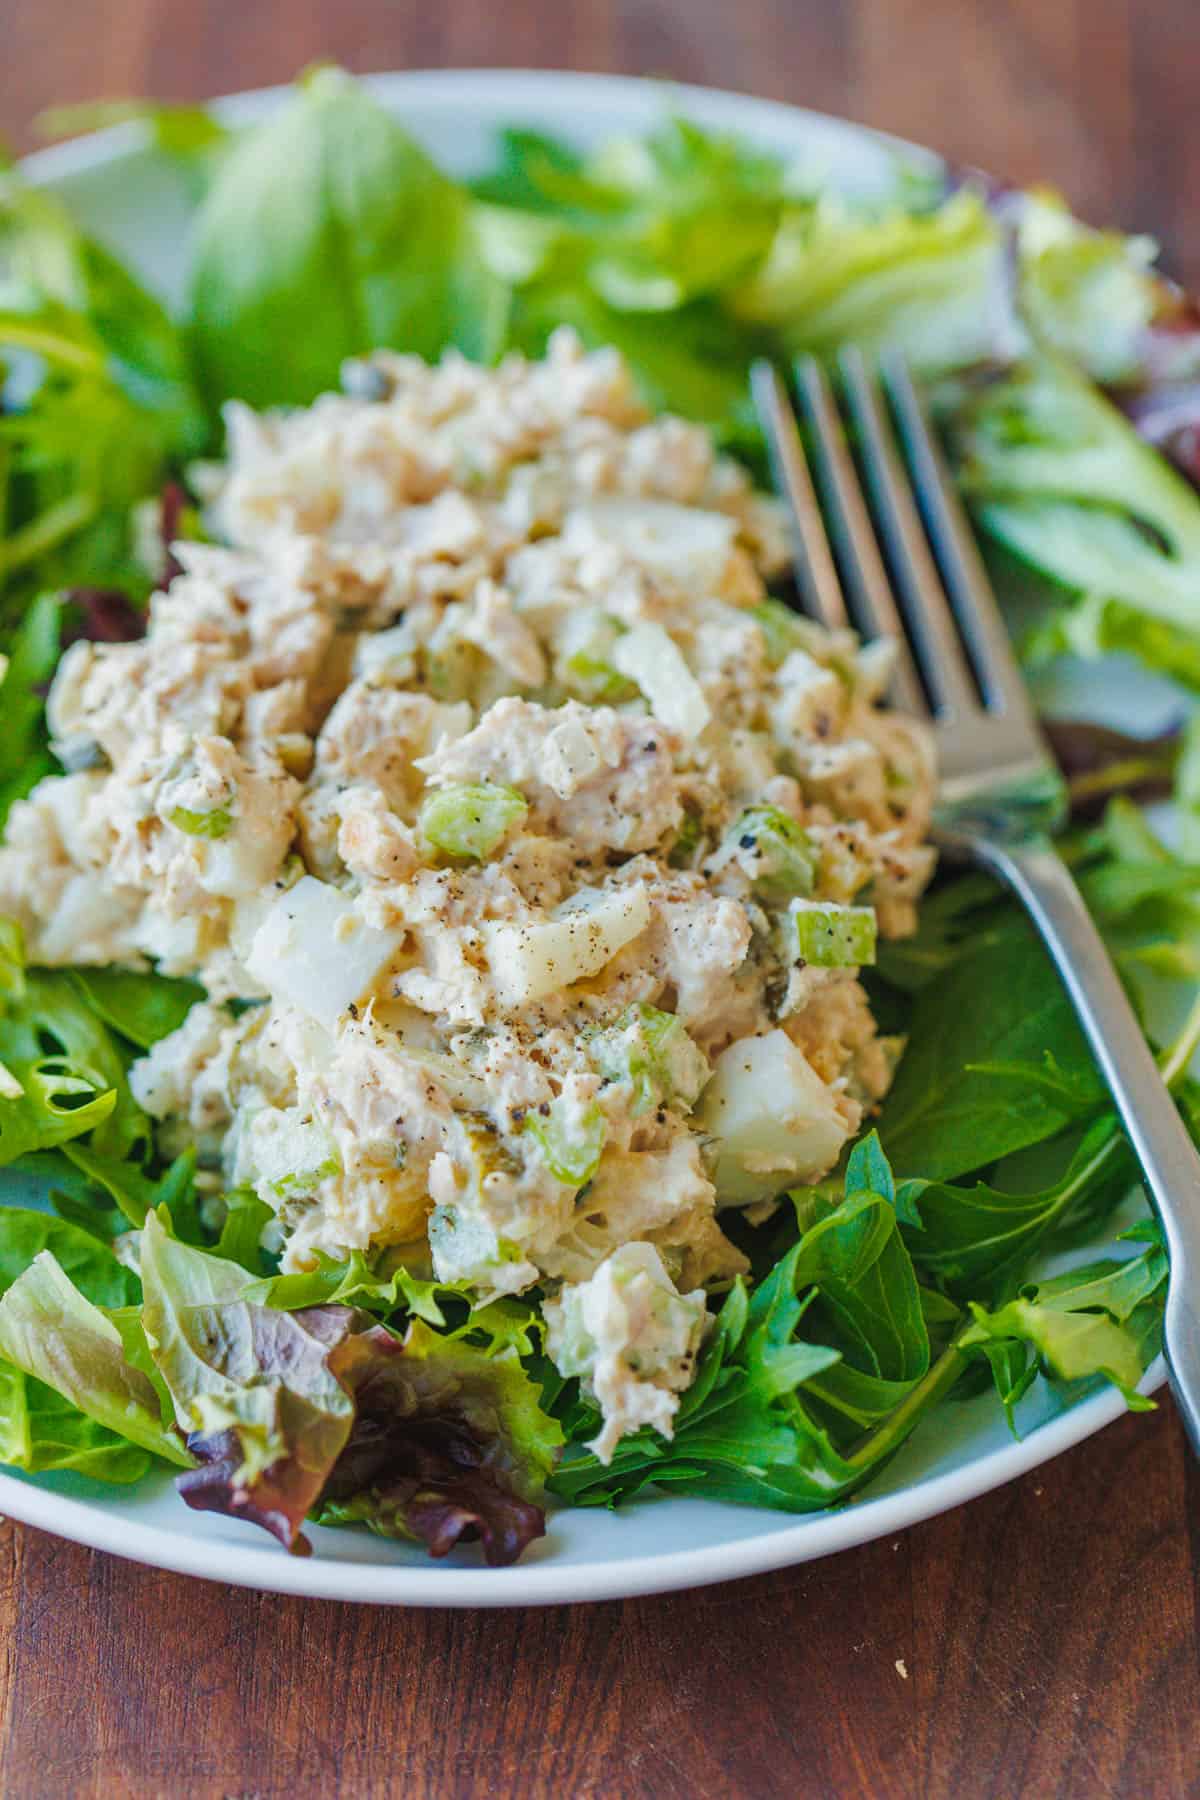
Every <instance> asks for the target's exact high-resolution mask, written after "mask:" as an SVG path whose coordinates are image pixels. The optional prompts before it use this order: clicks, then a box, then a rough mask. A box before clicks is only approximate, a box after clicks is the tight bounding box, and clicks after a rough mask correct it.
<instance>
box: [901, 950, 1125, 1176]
mask: <svg viewBox="0 0 1200 1800" xmlns="http://www.w3.org/2000/svg"><path fill="white" fill-rule="evenodd" d="M910 1030H911V1038H910V1043H909V1048H908V1051H907V1053H906V1054H905V1056H904V1057H903V1058H902V1060H901V1063H900V1068H899V1070H898V1072H897V1076H896V1081H895V1084H894V1085H893V1087H892V1090H891V1093H890V1094H889V1096H888V1098H887V1100H886V1102H885V1104H884V1108H883V1113H882V1115H881V1117H880V1121H879V1135H880V1137H881V1139H882V1140H883V1146H884V1148H885V1150H886V1151H887V1154H888V1157H889V1158H890V1160H891V1162H892V1163H893V1165H894V1166H895V1167H897V1168H898V1169H899V1171H900V1173H901V1174H902V1175H905V1176H917V1175H920V1176H923V1177H925V1178H926V1179H930V1180H941V1181H945V1180H949V1179H952V1178H953V1177H954V1176H956V1175H961V1174H967V1173H969V1172H970V1171H971V1170H974V1169H978V1168H982V1167H984V1166H985V1165H986V1164H988V1163H990V1162H994V1161H996V1160H997V1159H998V1158H999V1157H1002V1156H1007V1155H1009V1154H1011V1152H1013V1151H1014V1150H1020V1149H1023V1148H1025V1146H1027V1145H1029V1144H1034V1143H1039V1142H1041V1141H1042V1139H1044V1138H1048V1137H1053V1136H1054V1135H1056V1133H1058V1132H1059V1131H1061V1130H1063V1129H1064V1128H1065V1127H1066V1126H1067V1125H1069V1124H1071V1123H1072V1122H1073V1121H1075V1120H1081V1119H1085V1118H1087V1117H1089V1116H1090V1115H1091V1114H1093V1113H1095V1112H1097V1111H1098V1110H1099V1108H1100V1107H1101V1106H1102V1105H1103V1103H1104V1098H1105V1089H1104V1087H1103V1085H1102V1083H1101V1081H1100V1077H1099V1075H1098V1074H1097V1072H1096V1068H1095V1065H1094V1063H1093V1061H1092V1058H1091V1053H1090V1051H1089V1050H1088V1048H1087V1044H1086V1042H1085V1040H1084V1037H1083V1033H1082V1031H1081V1030H1080V1028H1079V1025H1078V1023H1077V1022H1076V1019H1075V1014H1074V1010H1073V1008H1072V1006H1071V1003H1070V1000H1069V999H1068V998H1067V994H1066V990H1065V989H1064V988H1063V986H1062V984H1061V982H1059V981H1058V980H1057V979H1055V978H1054V977H1053V975H1052V972H1051V970H1050V964H1049V960H1048V958H1047V955H1046V952H1045V950H1044V949H1043V948H1042V945H1041V943H1040V942H1039V940H1038V939H1037V938H1036V937H1035V935H1034V933H1033V931H1032V929H1031V928H1029V927H1026V926H1024V925H1023V924H1022V925H1020V926H1016V927H1014V929H1013V930H1012V931H1011V933H1009V932H1005V934H1004V935H1003V936H1002V937H1000V938H998V939H997V940H995V941H993V942H991V943H989V944H986V945H985V946H983V947H981V948H979V949H977V950H968V951H966V952H964V953H963V954H962V955H960V956H958V957H957V958H956V960H955V961H954V962H953V963H952V964H951V965H950V967H949V968H948V969H947V970H946V971H945V973H944V974H942V975H940V976H939V977H937V979H935V980H934V981H933V982H931V983H930V984H929V986H927V987H925V988H924V989H923V990H922V992H921V994H920V997H919V999H918V1001H917V1005H916V1009H915V1011H914V1013H913V1018H912V1024H911V1028H910Z"/></svg>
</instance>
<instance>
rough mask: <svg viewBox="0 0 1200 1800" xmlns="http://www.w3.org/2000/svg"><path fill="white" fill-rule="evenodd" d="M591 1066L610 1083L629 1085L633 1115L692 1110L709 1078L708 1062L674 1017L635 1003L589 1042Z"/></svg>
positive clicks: (672, 1014)
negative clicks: (665, 1108) (673, 1106)
mask: <svg viewBox="0 0 1200 1800" xmlns="http://www.w3.org/2000/svg"><path fill="white" fill-rule="evenodd" d="M589 1053H590V1055H591V1059H592V1062H593V1063H594V1064H595V1066H596V1068H597V1069H598V1070H599V1071H600V1073H601V1074H602V1075H607V1076H608V1078H609V1080H610V1081H628V1082H630V1083H631V1085H632V1087H633V1090H634V1102H633V1111H634V1112H635V1113H642V1112H648V1111H649V1110H650V1108H651V1107H652V1106H661V1105H662V1104H663V1103H664V1102H672V1101H680V1102H681V1103H682V1104H683V1106H684V1107H687V1108H690V1107H692V1106H693V1105H694V1104H695V1102H696V1098H697V1096H698V1095H699V1093H700V1090H701V1088H702V1087H703V1086H704V1084H705V1082H706V1081H707V1080H708V1076H709V1066H708V1058H707V1057H706V1056H705V1055H704V1052H703V1051H702V1050H701V1049H700V1048H699V1047H698V1045H696V1044H694V1043H693V1042H692V1039H691V1038H690V1037H689V1036H688V1033H687V1031H686V1030H685V1029H684V1027H683V1025H682V1024H681V1023H680V1021H679V1020H678V1019H677V1018H676V1016H675V1014H674V1013H669V1012H661V1011H660V1010H659V1008H658V1007H656V1006H648V1005H647V1004H646V1003H645V1002H643V1001H639V1002H638V1003H637V1005H635V1006H630V1007H628V1008H627V1009H626V1011H625V1012H624V1013H622V1015H621V1017H620V1018H619V1019H618V1020H617V1021H616V1023H615V1024H613V1025H609V1026H607V1027H606V1028H605V1029H604V1030H602V1031H598V1032H596V1034H595V1035H594V1036H593V1037H592V1039H591V1041H590V1043H589Z"/></svg>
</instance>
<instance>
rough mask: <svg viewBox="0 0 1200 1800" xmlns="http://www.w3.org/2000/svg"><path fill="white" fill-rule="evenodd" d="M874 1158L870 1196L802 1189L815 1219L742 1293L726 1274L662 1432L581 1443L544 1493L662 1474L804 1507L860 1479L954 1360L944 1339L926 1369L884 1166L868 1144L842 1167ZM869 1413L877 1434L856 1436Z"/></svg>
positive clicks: (584, 1494)
mask: <svg viewBox="0 0 1200 1800" xmlns="http://www.w3.org/2000/svg"><path fill="white" fill-rule="evenodd" d="M871 1166H873V1167H874V1168H875V1170H876V1171H877V1172H878V1174H879V1176H880V1178H881V1180H882V1184H883V1191H882V1192H873V1191H871V1190H869V1189H860V1190H858V1191H855V1192H850V1193H848V1194H847V1196H846V1198H845V1199H844V1200H843V1201H842V1202H841V1203H840V1204H838V1205H836V1206H830V1205H829V1204H828V1203H825V1204H824V1205H822V1203H821V1200H820V1197H819V1196H818V1195H817V1193H816V1191H815V1190H809V1191H808V1192H807V1194H806V1195H804V1196H803V1197H802V1200H801V1203H800V1204H801V1206H802V1207H807V1209H808V1213H809V1217H810V1221H811V1222H809V1223H808V1225H807V1228H806V1229H803V1234H802V1236H801V1237H800V1239H799V1241H798V1242H797V1243H796V1244H794V1245H793V1247H792V1248H791V1250H789V1251H788V1252H787V1254H786V1255H785V1256H784V1257H782V1258H781V1259H780V1261H779V1262H778V1263H777V1264H776V1266H775V1268H774V1269H773V1270H772V1271H771V1272H770V1274H769V1275H767V1276H765V1277H764V1279H763V1280H762V1281H760V1282H759V1283H758V1284H757V1286H756V1287H755V1288H754V1290H753V1292H747V1290H746V1288H745V1286H744V1284H743V1283H742V1282H741V1280H740V1279H739V1280H738V1281H737V1282H735V1283H734V1286H733V1288H732V1289H731V1291H730V1293H729V1295H728V1296H727V1298H726V1300H725V1302H724V1304H723V1306H722V1308H721V1311H720V1313H719V1314H718V1315H717V1318H716V1321H715V1322H714V1325H713V1328H712V1331H711V1333H710V1335H709V1338H708V1340H707V1342H706V1344H705V1346H704V1349H703V1351H702V1352H701V1356H700V1362H699V1366H698V1369H697V1373H696V1379H695V1381H694V1382H693V1384H692V1386H691V1387H690V1388H688V1389H686V1390H685V1392H684V1394H683V1396H682V1398H681V1400H680V1404H679V1410H678V1413H677V1414H676V1419H675V1427H674V1435H673V1437H672V1438H671V1439H670V1440H669V1441H668V1440H667V1439H665V1438H663V1437H662V1436H661V1435H660V1434H659V1433H657V1432H655V1431H652V1430H650V1429H648V1428H646V1429H643V1430H641V1431H638V1432H635V1433H634V1434H633V1435H632V1436H630V1437H627V1438H625V1439H623V1440H622V1442H621V1443H620V1444H619V1445H618V1447H617V1450H616V1452H615V1454H614V1456H613V1459H612V1462H611V1464H609V1465H607V1466H606V1465H604V1464H602V1463H601V1462H600V1461H599V1460H598V1459H597V1458H596V1457H595V1456H594V1455H593V1454H592V1453H591V1452H586V1453H583V1454H575V1455H573V1456H572V1457H571V1458H570V1459H569V1460H567V1461H566V1462H564V1464H563V1465H562V1466H561V1467H560V1469H559V1470H558V1472H557V1474H556V1475H555V1476H554V1478H553V1480H552V1482H551V1486H552V1488H553V1490H554V1491H555V1492H556V1493H558V1494H560V1495H561V1496H562V1497H563V1498H565V1499H568V1500H570V1501H572V1502H573V1503H574V1504H576V1505H583V1506H594V1505H615V1504H618V1503H619V1502H620V1501H622V1500H625V1499H628V1498H630V1497H632V1496H633V1495H634V1494H636V1493H638V1492H639V1491H640V1490H641V1489H642V1488H644V1487H646V1486H648V1485H653V1484H659V1485H669V1486H671V1487H674V1488H679V1489H688V1488H694V1489H695V1491H696V1492H702V1493H704V1494H705V1495H707V1496H709V1497H711V1498H714V1499H728V1500H737V1501H741V1502H743V1503H744V1504H748V1505H756V1506H777V1507H782V1508H784V1509H786V1510H788V1511H793V1512H797V1511H798V1512H810V1511H816V1510H818V1509H820V1508H822V1507H825V1506H828V1505H831V1504H832V1503H834V1502H835V1501H836V1500H838V1499H842V1498H845V1497H847V1496H848V1495H849V1494H851V1493H852V1492H854V1491H855V1489H856V1488H858V1487H859V1486H861V1485H862V1483H863V1482H864V1481H866V1480H868V1479H869V1477H870V1476H871V1474H872V1473H874V1472H875V1470H876V1469H877V1468H878V1467H879V1466H881V1464H882V1462H884V1461H886V1459H887V1458H888V1457H889V1456H890V1455H891V1454H892V1453H893V1451H894V1450H895V1449H896V1447H897V1445H898V1444H899V1443H900V1442H902V1441H903V1439H904V1437H905V1436H907V1435H908V1433H909V1431H910V1430H911V1429H912V1428H913V1426H915V1424H916V1423H917V1421H918V1419H919V1418H920V1417H922V1416H923V1414H924V1412H925V1411H926V1410H927V1408H928V1407H929V1406H931V1405H933V1404H934V1403H935V1401H936V1400H937V1398H939V1397H940V1395H941V1394H942V1392H943V1391H944V1389H945V1387H946V1386H947V1385H948V1384H949V1383H950V1381H951V1380H952V1379H956V1378H957V1375H958V1374H959V1373H960V1372H961V1369H962V1367H963V1363H962V1359H961V1357H959V1356H958V1353H957V1351H953V1350H952V1351H949V1352H947V1353H946V1354H945V1357H944V1358H943V1359H942V1360H941V1361H939V1363H938V1364H935V1365H933V1366H932V1367H931V1365H930V1358H929V1338H928V1331H927V1328H926V1325H925V1321H924V1315H923V1309H922V1306H921V1302H920V1296H919V1292H918V1289H917V1285H916V1281H915V1277H914V1276H913V1271H912V1264H911V1262H910V1261H909V1259H908V1253H907V1251H906V1250H905V1248H904V1245H903V1242H902V1240H901V1238H900V1235H899V1230H898V1226H897V1220H896V1214H895V1210H894V1207H893V1204H892V1199H891V1198H890V1197H889V1195H890V1191H893V1190H892V1182H891V1175H890V1171H885V1169H884V1167H883V1163H882V1158H881V1157H880V1156H878V1154H877V1152H876V1151H874V1150H869V1151H867V1152H866V1153H865V1155H864V1156H863V1157H860V1159H859V1161H858V1163H857V1164H856V1166H855V1176H854V1179H855V1180H861V1179H863V1175H864V1172H865V1171H866V1170H867V1169H868V1168H869V1167H871ZM814 1213H817V1214H819V1216H816V1217H815V1218H813V1217H812V1215H813V1214H814ZM802 1326H803V1329H804V1333H805V1335H804V1336H801V1335H800V1333H801V1327H802ZM814 1336H815V1338H816V1340H817V1341H812V1339H813V1337H814ZM830 1336H832V1337H834V1338H835V1339H836V1340H839V1342H840V1346H841V1347H835V1345H834V1344H831V1343H830V1342H828V1341H827V1340H828V1338H829V1337H830ZM946 1358H949V1360H946ZM856 1364H857V1365H858V1366H856ZM864 1364H865V1367H864V1366H863V1365H864ZM877 1421H883V1423H881V1424H878V1425H877ZM571 1423H572V1436H573V1438H574V1437H577V1436H579V1435H584V1434H586V1433H588V1432H590V1429H591V1421H590V1420H589V1419H587V1418H584V1417H582V1416H576V1417H575V1418H573V1419H572V1421H571ZM848 1423H849V1425H850V1426H851V1427H853V1430H852V1432H851V1433H850V1435H851V1436H852V1437H854V1438H859V1440H860V1441H859V1442H858V1443H857V1444H856V1445H855V1447H854V1448H853V1449H850V1450H848V1449H844V1448H840V1447H839V1444H841V1443H843V1442H844V1440H845V1439H846V1437H847V1424H848ZM867 1424H870V1425H872V1426H876V1425H877V1435H876V1434H874V1433H871V1432H868V1434H867V1436H866V1437H865V1438H863V1437H861V1431H862V1427H863V1426H864V1425H867Z"/></svg>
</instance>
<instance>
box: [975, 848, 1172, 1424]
mask: <svg viewBox="0 0 1200 1800" xmlns="http://www.w3.org/2000/svg"><path fill="white" fill-rule="evenodd" d="M963 847H964V848H967V847H969V849H970V851H971V853H972V855H973V857H974V858H975V859H976V860H977V861H979V862H982V863H983V864H984V865H985V866H986V867H988V868H989V869H991V870H992V872H993V873H994V874H996V875H999V876H1000V877H1001V878H1002V879H1003V880H1004V881H1005V882H1006V883H1007V884H1008V886H1009V887H1011V888H1012V889H1013V890H1014V892H1015V893H1016V894H1017V896H1018V898H1019V899H1020V900H1021V901H1023V903H1024V905H1025V907H1026V909H1027V910H1028V912H1029V914H1030V917H1031V918H1032V919H1033V921H1034V924H1035V925H1036V926H1037V928H1038V930H1039V931H1040V932H1041V934H1042V937H1043V938H1044V939H1045V942H1046V947H1047V949H1048V950H1049V951H1050V954H1051V956H1052V957H1053V958H1054V962H1055V964H1056V966H1057V968H1058V972H1059V974H1060V975H1061V976H1062V978H1063V981H1064V982H1065V984H1066V988H1067V992H1068V993H1069V994H1070V996H1071V1001H1072V1003H1073V1005H1074V1007H1075V1011H1076V1012H1077V1013H1078V1015H1079V1022H1080V1024H1081V1025H1082V1026H1083V1029H1084V1032H1085V1033H1086V1035H1087V1039H1088V1042H1089V1044H1090V1045H1091V1047H1092V1052H1093V1054H1094V1056H1095V1058H1096V1061H1097V1062H1098V1063H1099V1065H1100V1071H1101V1073H1102V1075H1103V1076H1104V1079H1105V1081H1106V1082H1107V1084H1108V1087H1109V1090H1110V1091H1111V1093H1112V1097H1113V1100H1114V1101H1115V1103H1116V1107H1117V1111H1118V1112H1119V1113H1120V1115H1121V1120H1122V1123H1123V1124H1124V1126H1125V1130H1126V1132H1127V1133H1128V1135H1129V1139H1130V1142H1131V1143H1132V1145H1133V1148H1134V1150H1135V1151H1136V1153H1137V1157H1138V1160H1139V1162H1140V1163H1141V1165H1142V1173H1143V1175H1144V1177H1145V1181H1146V1186H1147V1188H1148V1189H1149V1192H1150V1196H1151V1198H1152V1200H1153V1202H1154V1207H1155V1211H1156V1212H1157V1214H1158V1217H1159V1219H1160V1221H1161V1223H1162V1227H1163V1231H1164V1234H1165V1236H1166V1240H1167V1249H1168V1251H1169V1253H1170V1259H1171V1273H1170V1278H1169V1281H1168V1287H1167V1304H1166V1315H1165V1319H1164V1332H1163V1336H1164V1346H1165V1350H1166V1359H1167V1369H1168V1372H1169V1375H1170V1380H1171V1389H1172V1392H1173V1393H1174V1395H1175V1400H1176V1404H1177V1405H1178V1407H1179V1410H1180V1412H1181V1413H1182V1415H1183V1420H1184V1424H1185V1425H1186V1427H1187V1431H1188V1435H1189V1437H1190V1438H1191V1440H1192V1444H1193V1446H1194V1448H1195V1449H1196V1451H1197V1454H1200V1312H1198V1311H1197V1298H1198V1297H1200V1153H1198V1152H1197V1150H1196V1146H1195V1145H1194V1144H1193V1142H1192V1139H1191V1137H1190V1136H1189V1134H1188V1131H1187V1128H1186V1126H1185V1125H1184V1123H1183V1120H1182V1118H1181V1117H1180V1115H1179V1111H1178V1109H1177V1107H1176V1105H1175V1102H1174V1100H1173V1099H1172V1097H1171V1094H1170V1091H1169V1089H1168V1087H1167V1084H1166V1082H1165V1081H1164V1080H1163V1077H1162V1073H1161V1071H1160V1069H1159V1067H1158V1064H1157V1063H1156V1062H1155V1060H1154V1057H1153V1055H1152V1053H1151V1051H1150V1047H1149V1045H1148V1044H1147V1043H1146V1039H1145V1036H1144V1034H1143V1031H1142V1027H1141V1025H1140V1023H1139V1022H1138V1018H1137V1014H1136V1013H1135V1012H1134V1010H1133V1007H1132V1006H1131V1004H1130V1001H1129V996H1128V995H1127V994H1126V992H1125V989H1124V988H1123V987H1122V985H1121V981H1120V978H1119V977H1118V975H1117V972H1116V969H1115V968H1114V967H1113V963H1112V959H1111V957H1110V956H1109V954H1108V950H1107V949H1106V947H1105V944H1104V940H1103V939H1102V938H1101V936H1100V933H1099V932H1098V931H1097V929H1096V926H1095V924H1094V923H1093V921H1092V916H1091V914H1090V913H1089V912H1088V910H1087V907H1086V905H1085V904H1084V900H1083V896H1082V894H1081V893H1080V892H1079V888H1078V887H1077V886H1076V883H1075V878H1074V876H1073V875H1072V874H1071V872H1070V870H1069V869H1068V868H1067V865H1066V863H1064V861H1063V860H1062V858H1061V856H1060V855H1059V854H1058V852H1057V850H1056V849H1055V848H1054V845H1053V844H1052V843H1051V841H1050V839H1049V838H1047V837H1042V836H1031V837H1029V838H1025V839H1021V840H1019V841H1018V842H1016V843H1011V844H1001V843H996V842H994V841H989V840H987V839H984V838H974V837H972V838H971V839H970V840H968V844H967V845H964V846H963Z"/></svg>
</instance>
